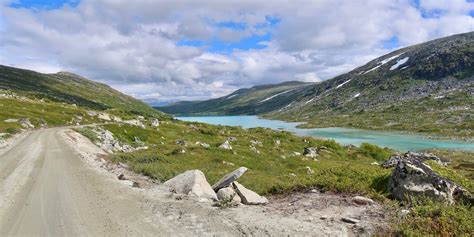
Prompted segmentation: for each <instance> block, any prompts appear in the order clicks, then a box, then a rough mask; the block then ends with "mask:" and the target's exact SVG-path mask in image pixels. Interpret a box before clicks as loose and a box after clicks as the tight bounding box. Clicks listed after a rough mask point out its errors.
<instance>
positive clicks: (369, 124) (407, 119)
mask: <svg viewBox="0 0 474 237" xmlns="http://www.w3.org/2000/svg"><path fill="white" fill-rule="evenodd" d="M473 82H474V32H469V33H465V34H458V35H453V36H448V37H444V38H440V39H436V40H432V41H429V42H426V43H422V44H418V45H413V46H409V47H406V48H401V49H398V50H396V51H394V52H391V53H389V54H386V55H384V56H382V57H379V58H377V59H374V60H372V61H370V62H368V63H367V64H365V65H363V66H361V67H358V68H356V69H354V70H352V71H350V72H348V73H345V74H342V75H340V76H337V77H335V78H332V79H330V80H326V81H323V82H321V83H317V84H307V85H302V86H301V87H298V88H297V89H295V90H291V91H288V92H286V93H284V96H283V95H279V93H281V92H282V91H283V90H278V91H273V92H272V93H267V94H266V96H267V98H270V99H268V101H265V103H264V104H263V105H261V104H259V103H258V101H256V100H250V99H246V98H245V95H243V96H242V97H240V98H239V99H240V100H241V101H246V102H247V104H241V105H240V107H245V108H246V109H245V110H232V113H231V114H239V113H240V114H252V113H248V111H250V112H253V113H254V114H260V115H263V116H264V117H268V118H274V119H282V120H289V121H304V122H307V124H306V125H305V126H309V127H327V126H345V127H360V128H371V129H389V130H410V131H419V132H430V133H431V132H434V133H443V134H448V133H451V132H454V133H456V134H457V135H460V136H468V137H472V134H473V132H472V130H473V129H474V126H473V116H472V114H474V113H473V108H472V105H473V104H474V99H473V98H474V96H473V95H474V90H473ZM269 87H271V85H270V86H269ZM257 91H258V89H257ZM234 93H237V92H234ZM234 93H232V94H231V95H228V96H226V97H222V98H218V99H214V100H208V101H201V102H199V104H200V105H203V104H206V106H200V107H195V108H194V107H193V109H192V110H188V109H187V108H188V107H186V104H192V103H196V102H184V103H177V104H174V105H170V106H168V107H164V109H163V108H159V109H161V110H163V111H168V112H171V113H173V111H180V113H191V114H193V113H199V114H229V113H228V111H229V109H224V108H223V107H221V104H220V103H217V102H218V101H221V100H224V99H225V98H228V97H230V96H232V95H233V94H234ZM272 96H274V97H272ZM267 105H271V106H267ZM191 107H192V106H191ZM209 108H212V109H209ZM257 108H258V109H257Z"/></svg>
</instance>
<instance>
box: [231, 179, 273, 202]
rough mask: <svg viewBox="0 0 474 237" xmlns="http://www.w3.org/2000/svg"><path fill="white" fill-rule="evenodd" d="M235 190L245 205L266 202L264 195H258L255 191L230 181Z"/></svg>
mask: <svg viewBox="0 0 474 237" xmlns="http://www.w3.org/2000/svg"><path fill="white" fill-rule="evenodd" d="M232 184H233V186H234V189H235V191H236V192H237V194H238V195H239V196H240V199H241V200H242V203H243V204H245V205H264V204H267V203H268V199H267V198H266V197H262V196H260V195H258V194H257V193H256V192H254V191H252V190H249V189H247V188H245V187H244V186H243V185H242V184H239V183H237V182H233V183H232Z"/></svg>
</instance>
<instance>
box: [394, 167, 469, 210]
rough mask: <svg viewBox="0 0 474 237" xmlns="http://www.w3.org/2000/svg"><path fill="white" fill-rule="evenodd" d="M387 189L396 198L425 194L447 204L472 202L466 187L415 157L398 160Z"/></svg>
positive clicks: (401, 198) (403, 198) (402, 198)
mask: <svg viewBox="0 0 474 237" xmlns="http://www.w3.org/2000/svg"><path fill="white" fill-rule="evenodd" d="M389 191H390V192H391V193H392V195H393V196H394V197H395V198H397V199H398V200H405V199H406V198H407V196H426V197H429V198H431V199H433V200H438V201H443V202H447V203H449V204H453V203H455V202H457V201H467V202H472V199H471V197H470V194H469V192H468V191H467V190H466V189H464V188H462V187H461V186H459V185H457V184H456V183H454V182H452V181H451V180H449V179H447V178H445V177H443V176H441V175H439V174H437V173H436V172H435V171H433V170H432V169H431V167H430V166H428V165H426V164H424V163H423V161H421V160H419V159H416V158H404V159H402V160H401V161H400V162H398V164H397V166H396V168H395V169H394V170H393V172H392V175H391V176H390V180H389Z"/></svg>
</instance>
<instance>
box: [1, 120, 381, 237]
mask: <svg viewBox="0 0 474 237" xmlns="http://www.w3.org/2000/svg"><path fill="white" fill-rule="evenodd" d="M66 132H68V133H69V136H70V137H69V139H68V138H67V137H66V135H65V134H66ZM71 134H72V135H71ZM102 152H103V151H101V150H100V149H99V148H97V147H95V146H94V145H93V144H92V143H90V142H89V141H88V140H87V139H85V138H84V137H82V136H81V135H79V134H77V133H75V132H72V131H71V130H67V129H64V128H52V129H44V130H37V131H32V132H30V133H29V134H27V135H26V136H24V138H23V139H22V140H20V141H18V142H17V143H16V144H15V145H12V146H11V147H10V148H9V149H8V150H3V151H1V150H0V236H189V235H200V236H215V235H219V236H242V235H256V236H262V235H272V236H287V235H317V236H321V235H332V236H355V235H370V234H371V233H373V232H374V231H376V230H378V229H380V228H382V227H383V226H384V223H385V222H386V217H385V216H384V214H383V212H384V211H383V208H382V207H380V206H379V205H372V206H368V207H366V206H355V205H353V204H350V203H349V202H348V201H347V200H346V199H345V198H343V197H339V196H336V195H326V194H318V193H315V194H302V195H300V196H297V195H296V196H293V197H291V200H290V199H288V198H274V199H273V200H272V199H270V200H271V201H272V203H271V204H270V205H268V206H265V207H261V206H259V207H254V206H240V207H237V208H230V209H218V208H216V207H213V206H212V203H208V202H198V201H196V200H193V199H192V198H190V199H188V198H184V200H177V199H178V198H176V197H175V196H174V195H173V194H171V193H169V192H167V191H166V190H164V189H163V188H162V187H160V185H156V187H152V188H133V187H131V185H130V183H127V182H124V181H119V180H118V179H117V178H116V174H114V173H111V172H110V171H107V170H105V169H103V168H101V166H100V163H97V162H96V161H97V159H96V156H97V155H98V154H102ZM129 182H130V181H129ZM179 199H181V198H179ZM289 200H290V201H291V202H290V201H289ZM341 217H352V218H358V219H360V222H359V223H357V224H348V223H344V222H342V221H341V220H340V219H341Z"/></svg>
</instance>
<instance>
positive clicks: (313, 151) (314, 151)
mask: <svg viewBox="0 0 474 237" xmlns="http://www.w3.org/2000/svg"><path fill="white" fill-rule="evenodd" d="M318 150H319V149H318V148H317V147H306V148H305V149H304V152H303V155H305V156H308V157H316V156H318Z"/></svg>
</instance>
